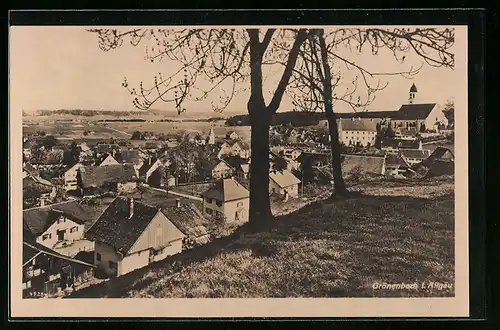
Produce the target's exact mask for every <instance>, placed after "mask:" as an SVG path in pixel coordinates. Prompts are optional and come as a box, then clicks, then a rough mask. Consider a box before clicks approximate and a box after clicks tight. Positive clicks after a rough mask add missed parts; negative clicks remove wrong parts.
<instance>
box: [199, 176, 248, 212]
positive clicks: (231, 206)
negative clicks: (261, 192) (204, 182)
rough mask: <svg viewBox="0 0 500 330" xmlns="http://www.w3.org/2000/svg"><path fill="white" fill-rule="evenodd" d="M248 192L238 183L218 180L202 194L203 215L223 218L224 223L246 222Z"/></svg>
mask: <svg viewBox="0 0 500 330" xmlns="http://www.w3.org/2000/svg"><path fill="white" fill-rule="evenodd" d="M249 210H250V192H249V191H248V190H247V189H246V188H245V187H243V186H242V185H241V184H240V183H239V182H238V181H236V180H234V179H232V178H230V179H220V180H219V181H217V182H216V183H215V184H214V185H213V186H212V187H210V189H208V190H207V191H205V192H204V193H203V214H206V215H210V216H223V217H224V219H225V221H226V222H233V221H236V222H248V214H249Z"/></svg>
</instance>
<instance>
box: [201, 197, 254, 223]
mask: <svg viewBox="0 0 500 330" xmlns="http://www.w3.org/2000/svg"><path fill="white" fill-rule="evenodd" d="M238 205H240V206H238ZM207 208H208V209H211V210H213V211H216V212H220V213H222V214H224V216H225V218H226V221H227V222H232V221H235V220H236V219H235V217H236V211H237V210H238V209H242V210H243V211H242V212H240V216H241V217H240V219H238V222H248V212H249V210H250V198H248V197H247V198H242V199H238V200H234V201H230V202H225V203H222V205H221V206H220V207H219V206H217V203H216V201H215V200H214V199H212V201H211V203H209V202H208V200H207V199H206V198H204V201H203V214H207V213H208V212H207V211H206V209H207Z"/></svg>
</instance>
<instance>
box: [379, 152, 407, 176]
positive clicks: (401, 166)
mask: <svg viewBox="0 0 500 330" xmlns="http://www.w3.org/2000/svg"><path fill="white" fill-rule="evenodd" d="M409 168H411V165H410V164H408V162H407V161H406V159H405V158H404V156H403V155H401V154H397V155H394V154H388V155H387V156H386V158H385V171H386V174H388V175H394V176H397V175H403V174H405V173H406V172H407V171H408V169H409Z"/></svg>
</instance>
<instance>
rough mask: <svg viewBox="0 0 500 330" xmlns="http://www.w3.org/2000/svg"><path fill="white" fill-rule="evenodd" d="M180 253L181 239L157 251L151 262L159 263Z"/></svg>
mask: <svg viewBox="0 0 500 330" xmlns="http://www.w3.org/2000/svg"><path fill="white" fill-rule="evenodd" d="M180 252H182V239H179V240H177V241H173V242H171V245H169V246H166V247H164V248H163V249H161V250H160V251H159V253H158V254H157V255H155V256H154V260H153V261H160V260H163V259H165V258H166V257H168V256H173V255H174V254H177V253H180Z"/></svg>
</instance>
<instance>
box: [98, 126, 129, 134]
mask: <svg viewBox="0 0 500 330" xmlns="http://www.w3.org/2000/svg"><path fill="white" fill-rule="evenodd" d="M103 127H105V128H108V129H110V130H112V131H115V132H118V133H122V134H125V135H127V136H132V134H130V133H127V132H124V131H120V130H118V129H116V128H113V127H109V126H103Z"/></svg>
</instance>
